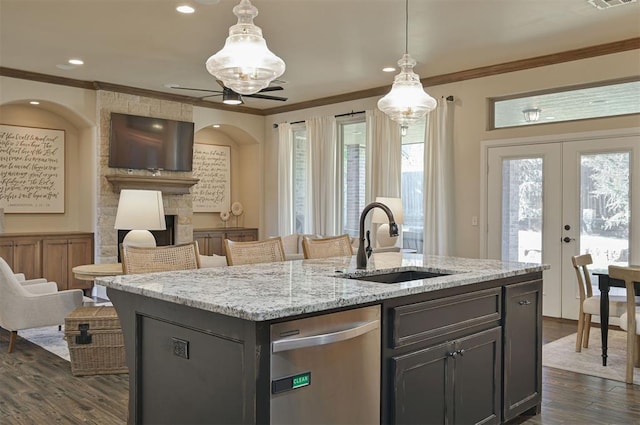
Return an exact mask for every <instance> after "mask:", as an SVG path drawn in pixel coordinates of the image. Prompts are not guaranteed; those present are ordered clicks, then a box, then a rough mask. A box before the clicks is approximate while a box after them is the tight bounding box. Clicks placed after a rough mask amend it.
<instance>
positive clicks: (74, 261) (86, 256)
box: [67, 236, 93, 289]
mask: <svg viewBox="0 0 640 425" xmlns="http://www.w3.org/2000/svg"><path fill="white" fill-rule="evenodd" d="M67 248H68V253H67V254H68V264H67V282H68V285H67V287H68V288H69V289H76V288H77V289H88V288H91V287H92V286H93V283H92V282H91V281H88V280H79V279H76V278H75V277H74V275H73V271H72V270H73V268H74V267H75V266H81V265H83V264H92V263H93V238H91V237H89V236H87V237H81V238H73V239H69V241H68V245H67Z"/></svg>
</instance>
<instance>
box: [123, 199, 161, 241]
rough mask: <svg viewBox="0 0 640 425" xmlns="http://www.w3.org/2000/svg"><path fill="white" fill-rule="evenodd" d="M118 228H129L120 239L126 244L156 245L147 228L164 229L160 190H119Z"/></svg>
mask: <svg viewBox="0 0 640 425" xmlns="http://www.w3.org/2000/svg"><path fill="white" fill-rule="evenodd" d="M113 227H114V228H115V229H119V230H130V232H129V233H127V235H126V236H125V237H124V240H123V241H122V244H123V245H127V246H150V247H154V246H156V239H155V238H154V237H153V235H152V234H151V232H150V231H149V230H165V229H166V228H167V225H166V223H165V221H164V207H163V205H162V192H160V191H158V190H132V189H123V190H121V191H120V200H119V201H118V212H117V213H116V223H115V225H114V226H113Z"/></svg>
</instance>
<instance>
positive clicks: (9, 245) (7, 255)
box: [0, 240, 20, 273]
mask: <svg viewBox="0 0 640 425" xmlns="http://www.w3.org/2000/svg"><path fill="white" fill-rule="evenodd" d="M0 257H2V258H4V261H6V262H7V264H8V265H9V267H11V269H12V270H13V272H14V273H20V272H19V271H18V270H16V269H15V268H14V267H13V241H12V240H0Z"/></svg>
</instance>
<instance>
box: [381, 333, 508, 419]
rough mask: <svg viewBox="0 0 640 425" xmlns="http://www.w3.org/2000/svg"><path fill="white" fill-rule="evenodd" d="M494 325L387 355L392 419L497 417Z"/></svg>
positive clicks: (497, 359) (497, 338) (498, 373)
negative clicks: (390, 364) (391, 380)
mask: <svg viewBox="0 0 640 425" xmlns="http://www.w3.org/2000/svg"><path fill="white" fill-rule="evenodd" d="M501 333H502V331H501V328H500V327H496V328H493V329H489V330H486V331H483V332H478V333H475V334H473V335H470V336H467V337H464V338H460V339H457V340H454V341H450V342H445V343H442V344H438V345H436V346H434V347H428V348H425V349H422V350H418V351H415V352H412V353H409V354H405V355H402V356H398V357H395V358H393V359H392V361H393V369H394V381H395V382H394V387H395V391H394V392H395V399H394V413H395V414H394V421H393V422H394V423H396V424H444V423H451V424H458V423H459V424H478V423H485V424H489V423H499V422H500V390H501V384H500V381H501V379H500V378H501V347H502V343H501V341H502V339H501V338H502V335H501Z"/></svg>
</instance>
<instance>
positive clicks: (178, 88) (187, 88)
mask: <svg viewBox="0 0 640 425" xmlns="http://www.w3.org/2000/svg"><path fill="white" fill-rule="evenodd" d="M171 88H172V89H176V90H193V91H208V92H211V93H220V94H222V92H221V91H220V90H209V89H194V88H191V87H171Z"/></svg>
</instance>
